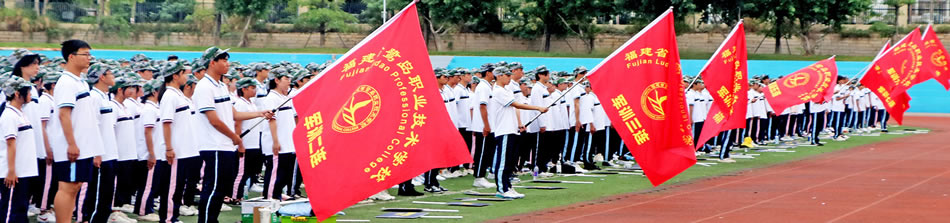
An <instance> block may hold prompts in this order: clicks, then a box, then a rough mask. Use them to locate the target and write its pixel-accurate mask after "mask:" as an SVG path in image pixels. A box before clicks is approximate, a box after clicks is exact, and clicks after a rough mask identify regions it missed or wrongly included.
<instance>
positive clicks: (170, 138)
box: [156, 61, 201, 222]
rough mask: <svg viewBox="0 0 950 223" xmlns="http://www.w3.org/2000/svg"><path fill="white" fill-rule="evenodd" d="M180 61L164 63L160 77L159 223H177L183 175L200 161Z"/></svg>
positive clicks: (184, 178) (185, 77) (198, 164)
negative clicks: (161, 155) (161, 171)
mask: <svg viewBox="0 0 950 223" xmlns="http://www.w3.org/2000/svg"><path fill="white" fill-rule="evenodd" d="M184 67H185V66H184V63H183V62H181V61H175V62H166V63H165V64H164V65H163V66H162V68H161V69H162V70H161V73H159V74H160V75H159V76H160V77H161V78H162V79H163V80H164V81H163V82H164V85H165V88H164V89H165V90H164V92H163V93H162V96H161V99H159V100H160V102H159V119H160V121H159V123H157V124H156V125H162V128H161V129H162V132H161V133H160V134H161V135H162V137H163V139H164V141H165V147H164V148H158V149H164V150H165V160H166V162H161V163H158V164H157V165H159V166H161V169H167V170H168V172H167V173H168V174H166V175H165V176H162V177H166V178H165V179H162V181H163V182H167V183H166V184H164V185H161V187H159V189H158V191H160V193H162V196H163V199H161V200H160V201H159V204H160V205H159V210H158V216H159V219H160V221H163V222H164V221H170V222H176V221H178V215H179V211H178V210H179V208H180V207H181V205H182V195H183V193H184V190H185V183H184V182H185V181H186V176H188V174H189V173H193V172H195V171H194V170H195V169H198V168H201V159H200V158H199V157H198V149H197V146H195V143H196V138H195V137H194V135H195V133H194V129H193V127H194V124H193V122H194V121H195V120H194V116H193V115H192V114H191V113H192V111H194V108H193V107H192V104H191V102H190V101H189V100H188V97H187V96H185V93H184V92H182V89H184V88H185V86H186V84H187V82H188V73H187V72H186V71H185V69H184Z"/></svg>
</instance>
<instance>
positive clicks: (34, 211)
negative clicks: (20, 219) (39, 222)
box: [26, 205, 41, 217]
mask: <svg viewBox="0 0 950 223" xmlns="http://www.w3.org/2000/svg"><path fill="white" fill-rule="evenodd" d="M40 212H41V210H40V209H39V208H36V206H33V205H30V209H29V211H27V212H26V216H27V217H33V216H36V215H39V214H40Z"/></svg>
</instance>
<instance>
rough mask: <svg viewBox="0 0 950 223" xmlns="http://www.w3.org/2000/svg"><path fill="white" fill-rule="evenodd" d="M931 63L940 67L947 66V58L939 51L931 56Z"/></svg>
mask: <svg viewBox="0 0 950 223" xmlns="http://www.w3.org/2000/svg"><path fill="white" fill-rule="evenodd" d="M930 62H931V63H933V64H934V65H936V66H938V67H942V66H946V65H947V57H945V56H943V54H942V53H941V52H940V51H937V52H934V53H933V54H931V55H930Z"/></svg>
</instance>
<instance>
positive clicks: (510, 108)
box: [488, 67, 548, 199]
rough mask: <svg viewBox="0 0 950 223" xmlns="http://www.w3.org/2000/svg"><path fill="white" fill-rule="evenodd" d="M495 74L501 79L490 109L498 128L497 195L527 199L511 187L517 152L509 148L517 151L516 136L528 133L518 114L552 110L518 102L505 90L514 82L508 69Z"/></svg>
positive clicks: (500, 68) (496, 83)
mask: <svg viewBox="0 0 950 223" xmlns="http://www.w3.org/2000/svg"><path fill="white" fill-rule="evenodd" d="M492 74H493V75H495V78H497V79H498V81H496V82H495V88H493V89H492V94H491V96H492V97H491V99H490V102H489V106H488V108H489V110H490V113H489V114H491V116H490V117H489V119H490V121H491V125H492V126H495V127H496V128H495V142H498V144H497V145H496V146H495V157H494V161H495V162H494V163H495V165H494V167H492V170H493V172H494V174H495V186H496V187H497V193H496V194H495V196H496V197H500V198H509V199H515V198H523V197H524V194H520V193H518V192H517V191H515V190H514V188H513V187H512V185H511V177H513V175H512V173H513V172H514V167H515V165H514V164H515V162H516V161H517V153H514V152H512V151H509V149H510V148H512V149H513V148H514V146H515V145H516V141H515V140H514V139H513V138H514V137H513V136H517V135H518V134H519V132H520V131H522V130H524V126H523V125H518V124H520V123H518V122H517V120H516V119H517V111H516V110H515V109H516V108H517V109H528V110H536V111H539V112H541V113H544V112H547V111H548V109H547V108H544V107H538V106H532V105H525V104H521V103H518V102H516V101H515V99H516V98H515V95H514V93H513V92H511V91H509V90H508V89H505V87H504V86H507V85H508V84H510V83H511V79H512V78H511V77H512V75H511V71H509V70H508V68H505V67H498V68H495V70H493V71H492Z"/></svg>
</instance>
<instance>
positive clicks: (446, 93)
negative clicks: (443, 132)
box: [439, 85, 461, 128]
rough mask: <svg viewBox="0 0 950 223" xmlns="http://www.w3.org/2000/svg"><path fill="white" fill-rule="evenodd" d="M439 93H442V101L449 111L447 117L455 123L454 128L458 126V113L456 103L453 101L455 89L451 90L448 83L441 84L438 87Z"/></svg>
mask: <svg viewBox="0 0 950 223" xmlns="http://www.w3.org/2000/svg"><path fill="white" fill-rule="evenodd" d="M439 94H441V95H442V103H443V104H445V110H446V111H448V113H449V119H451V120H452V124H453V125H455V128H458V127H459V118H461V117H459V115H458V104H456V103H455V100H456V99H457V98H455V91H454V90H452V87H449V85H445V86H442V88H441V89H439Z"/></svg>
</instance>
